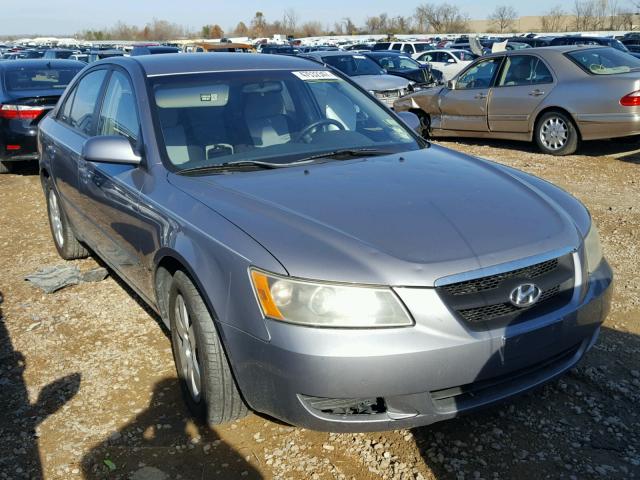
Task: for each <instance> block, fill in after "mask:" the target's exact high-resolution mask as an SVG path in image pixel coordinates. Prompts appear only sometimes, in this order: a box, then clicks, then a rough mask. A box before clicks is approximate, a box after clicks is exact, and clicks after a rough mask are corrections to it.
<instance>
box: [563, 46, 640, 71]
mask: <svg viewBox="0 0 640 480" xmlns="http://www.w3.org/2000/svg"><path fill="white" fill-rule="evenodd" d="M565 55H566V56H567V57H569V58H570V59H571V60H573V61H574V62H575V63H576V64H578V66H579V67H580V68H582V69H583V70H584V71H585V72H587V73H590V74H593V75H615V74H617V73H628V72H631V71H638V70H640V59H637V58H636V57H634V56H632V55H630V54H628V53H626V52H621V51H620V50H616V49H614V48H611V47H607V48H589V49H580V50H576V51H573V52H568V53H566V54H565Z"/></svg>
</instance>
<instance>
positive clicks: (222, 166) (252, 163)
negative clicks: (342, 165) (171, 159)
mask: <svg viewBox="0 0 640 480" xmlns="http://www.w3.org/2000/svg"><path fill="white" fill-rule="evenodd" d="M311 161H312V160H310V159H304V160H301V161H297V162H290V163H272V162H261V161H258V160H236V161H234V162H224V163H218V164H215V165H202V166H200V167H193V168H185V169H184V170H180V172H178V173H180V174H188V173H193V172H204V171H221V170H233V169H236V168H244V167H258V168H263V169H273V168H287V167H293V166H296V165H300V164H301V163H310V162H311Z"/></svg>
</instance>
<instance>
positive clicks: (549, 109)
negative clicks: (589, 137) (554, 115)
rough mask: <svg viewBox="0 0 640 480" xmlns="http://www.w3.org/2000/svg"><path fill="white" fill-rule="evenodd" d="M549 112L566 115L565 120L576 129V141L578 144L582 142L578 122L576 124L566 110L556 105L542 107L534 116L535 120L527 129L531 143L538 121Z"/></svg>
mask: <svg viewBox="0 0 640 480" xmlns="http://www.w3.org/2000/svg"><path fill="white" fill-rule="evenodd" d="M549 112H560V113H562V114H564V115H566V116H567V118H568V119H569V120H570V121H571V122H572V123H573V126H574V128H575V129H576V132H578V141H580V142H581V141H582V132H581V131H580V127H579V126H578V122H576V119H575V118H574V116H573V115H572V114H571V112H569V110H567V109H566V108H563V107H559V106H557V105H552V106H548V107H544V108H543V109H542V110H540V111H539V112H538V113H537V114H536V116H535V118H534V120H533V123H532V125H531V128H530V129H529V141H533V140H534V136H535V134H536V127H537V126H538V122H539V121H540V118H542V116H543V115H544V114H545V113H549Z"/></svg>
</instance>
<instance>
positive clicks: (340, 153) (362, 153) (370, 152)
mask: <svg viewBox="0 0 640 480" xmlns="http://www.w3.org/2000/svg"><path fill="white" fill-rule="evenodd" d="M392 153H394V152H390V151H389V150H381V149H379V148H342V149H339V150H333V151H331V152H324V153H317V154H315V155H311V156H309V157H305V158H303V159H301V160H299V161H300V162H308V161H313V160H318V159H321V158H330V159H332V160H350V159H352V158H359V157H374V156H377V155H391V154H392Z"/></svg>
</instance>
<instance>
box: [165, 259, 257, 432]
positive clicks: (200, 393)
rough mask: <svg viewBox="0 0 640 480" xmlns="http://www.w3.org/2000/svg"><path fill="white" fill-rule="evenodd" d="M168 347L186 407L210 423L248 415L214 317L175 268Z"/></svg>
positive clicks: (187, 279) (186, 279)
mask: <svg viewBox="0 0 640 480" xmlns="http://www.w3.org/2000/svg"><path fill="white" fill-rule="evenodd" d="M167 303H168V306H169V308H168V313H169V320H170V325H171V347H172V349H173V358H174V361H175V364H176V370H177V372H178V379H179V381H180V386H181V388H182V393H183V396H184V398H185V401H186V403H187V405H188V406H189V409H190V410H191V412H192V413H193V415H194V416H195V417H197V418H200V419H203V420H206V422H207V424H208V425H209V426H211V427H213V426H215V425H219V424H221V423H227V422H231V421H233V420H237V419H239V418H242V417H244V416H246V415H247V413H248V409H247V406H246V405H245V403H244V401H243V400H242V397H241V396H240V391H239V390H238V387H237V386H236V382H235V379H234V378H233V374H232V373H231V368H230V366H229V361H228V360H227V356H226V355H225V352H224V349H223V347H222V342H221V341H220V337H219V336H218V332H217V331H216V326H215V324H214V319H213V317H212V315H211V314H210V313H209V310H208V309H207V306H206V305H205V303H204V301H203V300H202V297H201V296H200V294H199V293H198V290H197V289H196V287H195V285H194V284H193V282H192V281H191V279H190V278H189V277H188V276H187V275H185V274H184V273H183V272H182V271H180V270H178V271H177V272H176V273H175V274H174V276H173V281H172V283H171V287H170V288H169V301H168V302H167Z"/></svg>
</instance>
